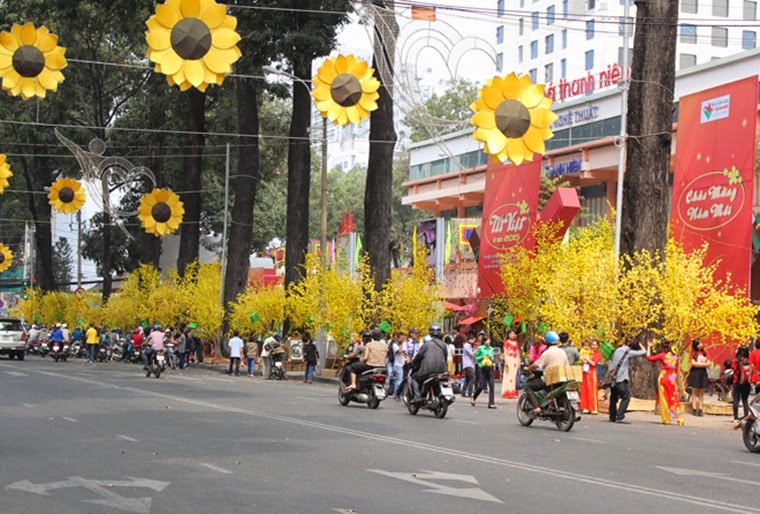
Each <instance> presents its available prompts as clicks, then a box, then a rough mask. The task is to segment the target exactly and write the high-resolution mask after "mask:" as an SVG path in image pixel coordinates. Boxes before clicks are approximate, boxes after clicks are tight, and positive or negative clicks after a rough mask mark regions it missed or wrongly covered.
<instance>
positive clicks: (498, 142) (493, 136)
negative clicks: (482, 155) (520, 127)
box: [486, 129, 507, 153]
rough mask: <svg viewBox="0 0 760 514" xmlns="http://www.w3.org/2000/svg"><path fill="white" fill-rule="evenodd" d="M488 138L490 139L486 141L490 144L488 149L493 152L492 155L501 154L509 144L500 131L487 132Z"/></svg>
mask: <svg viewBox="0 0 760 514" xmlns="http://www.w3.org/2000/svg"><path fill="white" fill-rule="evenodd" d="M487 137H488V139H487V140H486V143H487V144H488V148H489V150H491V153H499V152H501V151H502V149H503V148H504V146H505V145H506V144H507V137H506V136H505V135H504V134H502V133H501V131H500V130H497V129H492V130H489V131H488V132H487Z"/></svg>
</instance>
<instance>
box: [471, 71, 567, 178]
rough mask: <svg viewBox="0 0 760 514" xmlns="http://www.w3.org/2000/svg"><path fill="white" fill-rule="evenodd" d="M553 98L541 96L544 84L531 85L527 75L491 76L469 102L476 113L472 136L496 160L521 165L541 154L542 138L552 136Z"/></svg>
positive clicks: (472, 120) (542, 150) (544, 139)
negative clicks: (471, 101)
mask: <svg viewBox="0 0 760 514" xmlns="http://www.w3.org/2000/svg"><path fill="white" fill-rule="evenodd" d="M551 106H552V100H551V99H550V98H547V97H545V96H544V85H543V84H531V82H530V77H529V76H528V75H523V76H521V77H518V76H517V75H515V74H514V73H511V74H509V75H507V76H506V77H503V78H502V77H494V78H493V79H491V80H489V81H488V82H486V85H485V86H484V87H483V88H482V89H481V90H480V95H479V97H478V99H477V100H476V101H475V102H474V103H473V104H472V105H470V109H472V110H473V111H475V115H474V116H473V117H472V118H471V119H470V123H472V124H473V125H475V127H476V128H475V132H474V133H473V135H472V137H473V139H475V140H476V141H481V142H483V143H485V147H484V149H483V150H484V151H485V152H486V153H488V154H491V155H492V156H493V158H494V160H495V161H497V162H505V161H507V160H509V161H511V162H512V163H514V164H515V165H518V166H519V165H520V164H521V163H522V162H523V161H530V160H532V159H533V154H534V153H537V154H543V153H544V152H545V150H546V148H545V146H544V141H546V140H547V139H551V138H552V137H554V133H553V132H552V131H551V129H550V128H549V127H550V126H551V124H552V123H554V121H555V120H556V119H557V115H556V114H554V113H553V112H552V111H551V110H550V109H551Z"/></svg>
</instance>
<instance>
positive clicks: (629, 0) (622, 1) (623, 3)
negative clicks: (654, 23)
mask: <svg viewBox="0 0 760 514" xmlns="http://www.w3.org/2000/svg"><path fill="white" fill-rule="evenodd" d="M682 1H683V0H682ZM620 5H625V0H620ZM628 5H633V0H628Z"/></svg>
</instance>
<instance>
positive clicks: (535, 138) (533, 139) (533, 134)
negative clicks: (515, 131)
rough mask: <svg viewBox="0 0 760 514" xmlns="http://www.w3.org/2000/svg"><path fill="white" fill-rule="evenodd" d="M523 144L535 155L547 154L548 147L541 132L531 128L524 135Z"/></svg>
mask: <svg viewBox="0 0 760 514" xmlns="http://www.w3.org/2000/svg"><path fill="white" fill-rule="evenodd" d="M523 142H524V143H525V146H526V147H528V149H529V150H530V151H531V152H533V153H537V154H541V155H543V154H544V153H545V152H546V146H545V145H544V138H542V137H541V132H540V131H539V130H537V129H534V128H533V127H531V128H529V129H528V131H527V132H526V133H525V134H524V135H523Z"/></svg>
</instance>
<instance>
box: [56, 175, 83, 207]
mask: <svg viewBox="0 0 760 514" xmlns="http://www.w3.org/2000/svg"><path fill="white" fill-rule="evenodd" d="M84 200H85V194H84V188H83V187H82V184H80V183H79V181H78V180H76V179H73V178H63V177H61V178H59V179H58V180H56V181H55V182H53V185H51V186H50V192H49V193H48V203H50V205H52V206H53V209H55V210H56V211H58V212H62V213H63V214H74V213H75V212H77V211H78V210H79V209H81V208H82V206H83V205H84Z"/></svg>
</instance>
